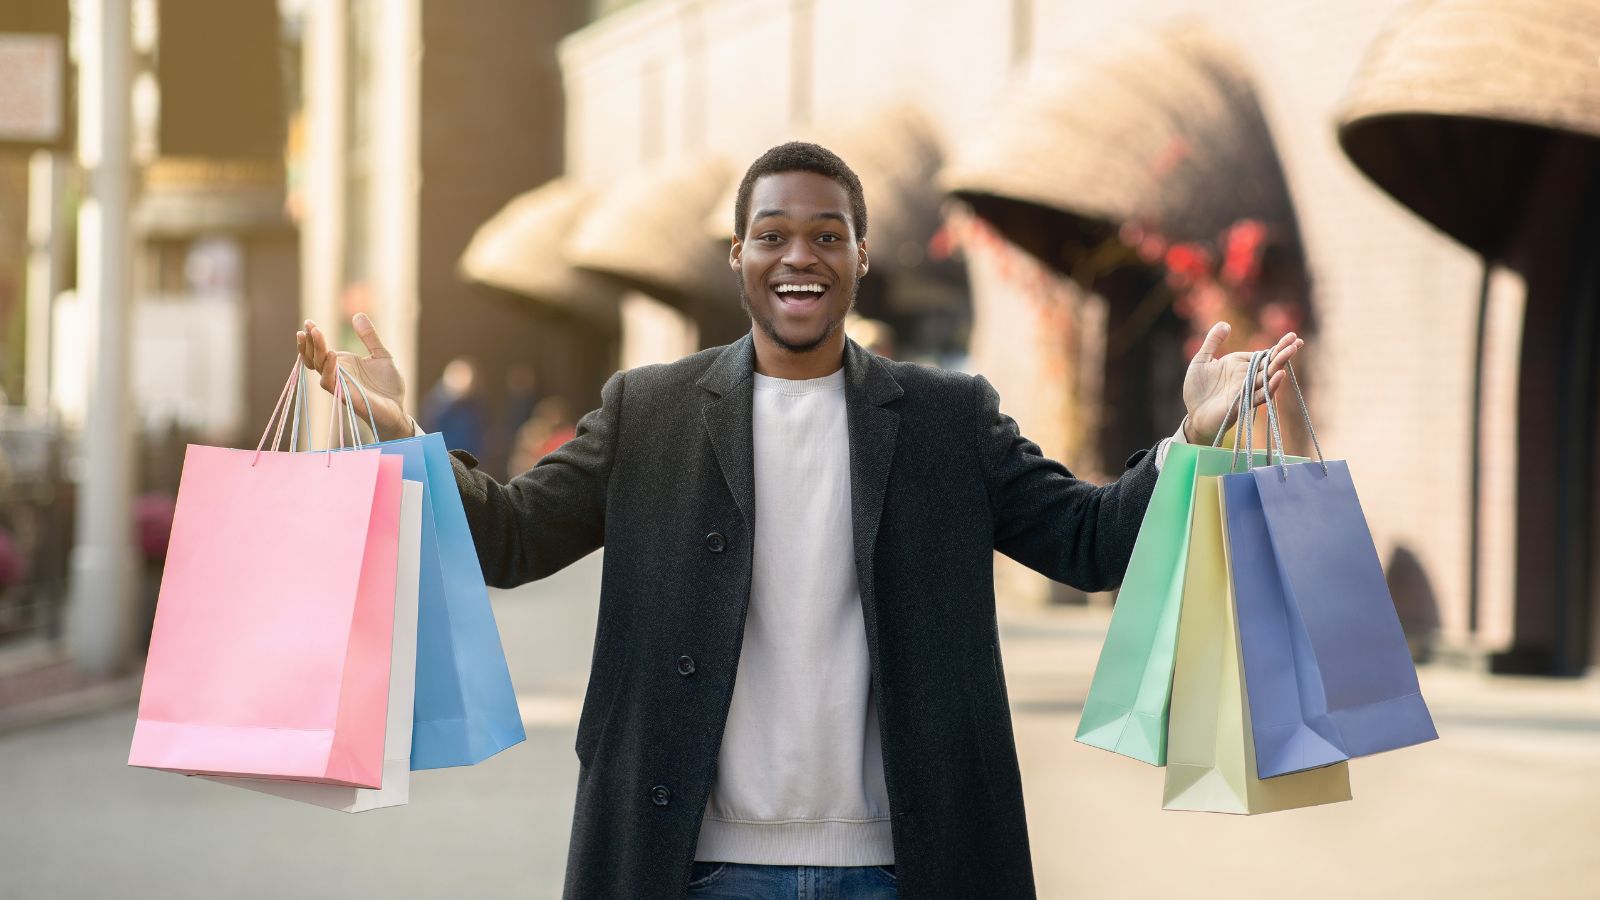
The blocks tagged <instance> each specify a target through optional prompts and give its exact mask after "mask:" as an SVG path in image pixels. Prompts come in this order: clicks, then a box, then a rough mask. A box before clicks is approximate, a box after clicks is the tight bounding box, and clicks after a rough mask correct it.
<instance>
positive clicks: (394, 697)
mask: <svg viewBox="0 0 1600 900" xmlns="http://www.w3.org/2000/svg"><path fill="white" fill-rule="evenodd" d="M401 487H402V488H403V489H404V494H403V495H402V497H401V500H400V553H399V564H398V568H397V571H396V573H395V582H394V652H393V656H392V657H391V659H392V661H391V662H390V668H389V720H388V726H387V728H386V730H385V731H384V737H383V787H381V788H361V787H345V786H343V785H336V784H312V783H310V782H305V781H278V780H272V779H266V778H228V777H223V776H214V775H201V776H197V777H200V778H204V779H205V780H207V781H215V782H217V783H218V784H228V785H233V786H234V787H242V788H248V789H249V790H252V791H260V792H261V793H263V794H273V795H275V796H278V797H284V798H287V799H289V800H298V801H300V802H301V803H310V804H314V805H316V806H323V807H327V808H328V809H335V810H338V811H340V812H350V813H356V812H365V811H367V810H369V809H381V808H383V807H385V806H403V805H405V803H406V802H407V800H408V799H409V798H410V795H411V718H412V706H413V701H414V698H415V697H416V688H417V685H416V678H417V581H418V579H417V575H418V571H419V567H420V565H421V560H422V483H421V482H417V481H407V482H404V483H402V485H401Z"/></svg>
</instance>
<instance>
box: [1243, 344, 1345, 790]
mask: <svg viewBox="0 0 1600 900" xmlns="http://www.w3.org/2000/svg"><path fill="white" fill-rule="evenodd" d="M1264 359H1265V356H1263V357H1260V358H1259V359H1258V360H1256V362H1257V363H1261V362H1262V361H1263V360H1264ZM1246 383H1248V384H1253V383H1254V375H1253V373H1251V374H1249V375H1247V376H1246ZM1267 417H1268V423H1269V433H1268V441H1267V460H1268V461H1269V462H1270V461H1271V460H1272V450H1273V436H1274V435H1275V434H1276V432H1277V428H1276V426H1277V409H1276V404H1274V403H1268V405H1267ZM1252 424H1253V417H1249V416H1247V417H1246V418H1245V420H1244V422H1243V424H1242V425H1241V426H1240V430H1241V431H1243V433H1244V434H1245V435H1246V436H1247V437H1246V445H1247V446H1248V447H1249V448H1250V449H1254V441H1253V436H1252V435H1251V428H1252ZM1234 442H1235V444H1236V445H1237V443H1238V433H1237V432H1236V433H1235V435H1234ZM1277 451H1278V456H1279V459H1280V460H1282V457H1283V448H1282V447H1281V446H1279V447H1278V448H1277ZM1289 459H1290V460H1292V461H1293V462H1295V463H1301V462H1304V461H1305V460H1304V459H1303V458H1302V457H1289ZM1252 461H1253V457H1246V461H1245V462H1246V464H1245V466H1244V471H1240V470H1239V469H1240V467H1239V466H1238V465H1237V464H1236V465H1235V466H1234V467H1233V468H1234V472H1233V473H1231V474H1228V475H1224V476H1222V479H1221V484H1222V508H1223V518H1224V521H1225V523H1226V539H1227V547H1228V564H1229V568H1230V572H1231V574H1232V576H1233V599H1234V609H1235V611H1236V613H1237V621H1238V629H1239V655H1240V658H1241V661H1242V662H1243V664H1244V670H1243V671H1244V681H1245V696H1246V701H1247V702H1248V704H1249V707H1250V726H1251V737H1252V740H1253V741H1254V743H1255V759H1256V777H1257V778H1272V777H1274V776H1277V775H1287V774H1289V773H1292V772H1302V771H1306V770H1308V769H1316V768H1320V767H1322V766H1327V765H1332V764H1333V763H1336V762H1341V761H1343V760H1346V759H1349V758H1350V755H1349V754H1348V753H1346V752H1345V751H1344V750H1343V749H1342V742H1341V741H1340V738H1339V735H1338V732H1337V730H1336V729H1335V727H1334V725H1333V722H1332V720H1330V719H1329V718H1328V704H1327V700H1326V697H1325V695H1324V693H1323V691H1324V689H1323V684H1322V675H1321V673H1320V672H1319V671H1318V670H1317V662H1316V655H1315V653H1314V652H1313V651H1312V648H1311V643H1310V637H1309V636H1308V635H1307V634H1306V630H1305V622H1304V621H1302V620H1301V618H1300V614H1299V611H1298V609H1297V608H1296V607H1295V606H1294V605H1293V604H1291V603H1290V602H1289V600H1288V597H1287V595H1286V594H1285V592H1284V587H1283V581H1282V578H1281V577H1280V574H1279V570H1278V561H1277V557H1276V556H1275V555H1274V553H1273V549H1272V538H1271V536H1270V535H1269V534H1268V532H1267V520H1266V514H1265V513H1264V512H1263V511H1262V508H1261V493H1260V491H1259V490H1257V488H1256V480H1255V475H1254V474H1253V473H1252V472H1251V471H1250V467H1251V462H1252Z"/></svg>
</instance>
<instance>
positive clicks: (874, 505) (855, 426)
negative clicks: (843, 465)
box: [844, 340, 905, 627]
mask: <svg viewBox="0 0 1600 900" xmlns="http://www.w3.org/2000/svg"><path fill="white" fill-rule="evenodd" d="M844 384H845V395H844V396H845V408H846V412H847V414H848V417H849V427H850V519H851V525H852V528H851V530H852V531H853V532H854V535H853V536H854V543H855V553H856V580H857V582H858V584H859V587H860V590H861V597H862V599H863V600H864V601H865V603H866V607H867V609H868V610H875V608H876V607H875V603H874V601H875V599H876V591H874V590H873V571H874V568H873V563H874V560H873V549H874V548H875V547H876V546H877V543H878V523H879V521H880V520H881V519H882V518H883V497H884V489H885V487H886V486H887V485H888V483H889V465H890V463H891V462H892V461H893V460H894V447H895V437H896V435H897V434H898V432H899V430H900V414H899V413H896V412H894V411H893V410H889V409H884V408H883V404H885V403H888V402H889V401H891V400H894V399H895V398H897V397H901V396H903V395H904V394H905V391H903V390H901V388H900V385H899V383H897V382H896V381H895V380H894V376H892V375H890V374H889V370H888V368H886V367H885V366H884V365H883V363H882V362H881V361H879V359H878V358H877V357H876V356H873V355H872V354H871V353H870V352H868V351H867V350H865V349H863V348H862V347H861V345H859V344H857V343H856V342H855V341H852V340H846V341H845V349H844ZM874 618H875V617H874ZM868 625H869V627H872V626H874V625H875V623H868Z"/></svg>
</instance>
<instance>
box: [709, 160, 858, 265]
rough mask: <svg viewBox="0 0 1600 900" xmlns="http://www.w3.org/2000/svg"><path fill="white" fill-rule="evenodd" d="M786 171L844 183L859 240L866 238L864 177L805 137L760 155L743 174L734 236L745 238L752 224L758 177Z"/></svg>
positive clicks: (737, 202)
mask: <svg viewBox="0 0 1600 900" xmlns="http://www.w3.org/2000/svg"><path fill="white" fill-rule="evenodd" d="M783 172H814V173H816V174H818V175H822V176H825V177H827V178H832V179H833V180H834V181H837V182H839V183H840V184H841V185H843V186H844V189H845V193H847V194H849V195H850V218H851V219H852V220H854V225H855V231H856V240H857V241H862V240H866V237H867V197H866V194H864V193H863V192H862V190H861V179H860V178H857V177H856V173H855V172H854V171H852V170H851V169H850V167H849V166H847V165H845V162H844V160H842V159H840V158H839V155H838V154H837V153H834V152H833V151H832V150H829V149H828V148H826V147H823V146H821V145H819V144H808V143H806V142H804V141H790V142H789V143H787V144H779V145H778V146H776V147H773V148H772V149H771V150H768V151H767V152H765V153H763V154H761V155H760V156H759V157H757V158H756V161H755V162H753V163H751V164H750V168H748V169H746V170H745V173H744V178H743V179H742V180H741V181H740V182H739V196H738V198H737V199H736V200H734V201H733V233H734V236H735V237H737V238H739V240H741V241H742V240H744V232H745V228H746V227H747V226H748V225H749V224H750V223H749V219H750V192H751V191H752V190H753V189H754V188H755V186H756V181H757V180H758V179H760V178H761V177H762V176H764V175H777V174H780V173H783Z"/></svg>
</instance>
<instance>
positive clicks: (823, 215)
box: [750, 209, 849, 224]
mask: <svg viewBox="0 0 1600 900" xmlns="http://www.w3.org/2000/svg"><path fill="white" fill-rule="evenodd" d="M772 216H778V217H781V218H785V219H787V218H788V217H789V214H788V213H787V212H785V211H784V210H781V209H758V210H756V214H755V216H754V217H753V218H751V220H750V221H752V222H759V221H760V220H762V219H766V218H769V217H772ZM811 219H812V221H816V220H817V219H832V220H834V221H836V222H839V223H840V224H848V221H849V220H847V219H846V218H845V217H844V214H843V213H837V212H819V213H817V214H816V215H814V216H812V217H811Z"/></svg>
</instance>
